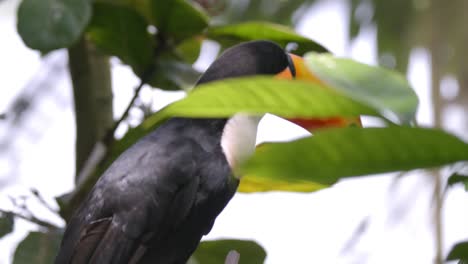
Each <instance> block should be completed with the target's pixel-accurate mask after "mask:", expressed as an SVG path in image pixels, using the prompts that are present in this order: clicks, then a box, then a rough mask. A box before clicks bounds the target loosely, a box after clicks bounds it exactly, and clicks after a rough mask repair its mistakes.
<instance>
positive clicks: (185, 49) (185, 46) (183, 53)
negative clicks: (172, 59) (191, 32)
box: [175, 36, 203, 64]
mask: <svg viewBox="0 0 468 264" xmlns="http://www.w3.org/2000/svg"><path fill="white" fill-rule="evenodd" d="M202 42H203V38H202V37H200V36H195V37H193V38H189V39H186V40H184V41H183V42H181V43H180V44H179V45H177V47H176V50H175V52H176V53H177V55H179V56H180V57H181V58H183V59H184V60H185V61H186V62H188V63H190V64H193V63H194V62H195V61H196V60H197V59H198V57H199V55H200V49H201V44H202Z"/></svg>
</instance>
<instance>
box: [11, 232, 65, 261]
mask: <svg viewBox="0 0 468 264" xmlns="http://www.w3.org/2000/svg"><path fill="white" fill-rule="evenodd" d="M61 239H62V234H60V233H58V232H55V231H54V232H52V231H50V232H31V233H29V235H28V236H27V237H26V238H25V239H24V240H23V241H21V243H20V244H19V245H18V247H17V249H16V251H15V255H14V258H13V259H14V261H13V264H30V263H54V259H55V255H56V254H57V251H58V249H59V246H60V240H61Z"/></svg>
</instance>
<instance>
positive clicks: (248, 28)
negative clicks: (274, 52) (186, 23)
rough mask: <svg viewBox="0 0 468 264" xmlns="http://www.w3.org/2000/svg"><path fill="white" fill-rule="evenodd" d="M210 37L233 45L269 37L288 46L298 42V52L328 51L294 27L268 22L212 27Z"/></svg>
mask: <svg viewBox="0 0 468 264" xmlns="http://www.w3.org/2000/svg"><path fill="white" fill-rule="evenodd" d="M207 36H208V38H211V39H214V40H216V41H220V42H221V43H227V44H228V45H233V44H236V43H239V42H243V41H249V40H257V39H268V40H271V41H274V42H276V43H278V44H279V45H281V46H283V47H286V45H287V44H288V43H296V44H297V49H296V50H294V53H296V54H300V55H302V54H304V53H306V52H309V51H316V52H326V51H327V49H325V48H324V47H323V46H322V45H320V44H318V43H317V42H315V41H313V40H311V39H308V38H306V37H303V36H301V35H298V34H297V33H296V32H294V31H293V30H292V29H290V28H288V27H285V26H282V25H278V24H273V23H267V22H247V23H241V24H236V25H227V26H216V27H210V28H208V30H207Z"/></svg>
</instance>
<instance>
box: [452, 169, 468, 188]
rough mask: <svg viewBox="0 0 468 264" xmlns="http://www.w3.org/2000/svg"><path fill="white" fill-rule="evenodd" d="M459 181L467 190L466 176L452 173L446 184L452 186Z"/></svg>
mask: <svg viewBox="0 0 468 264" xmlns="http://www.w3.org/2000/svg"><path fill="white" fill-rule="evenodd" d="M459 183H461V184H463V185H464V186H465V190H466V191H468V176H466V175H461V174H458V173H454V174H452V175H451V176H450V177H449V178H448V180H447V184H448V186H453V185H455V184H459Z"/></svg>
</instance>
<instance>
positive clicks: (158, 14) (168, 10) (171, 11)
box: [151, 0, 208, 41]
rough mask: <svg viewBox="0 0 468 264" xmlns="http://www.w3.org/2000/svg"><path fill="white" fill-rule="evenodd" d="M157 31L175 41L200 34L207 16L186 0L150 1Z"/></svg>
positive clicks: (204, 26) (206, 23)
mask: <svg viewBox="0 0 468 264" xmlns="http://www.w3.org/2000/svg"><path fill="white" fill-rule="evenodd" d="M151 11H152V14H153V18H154V22H155V25H156V27H157V28H158V31H159V32H161V33H162V34H163V35H164V36H171V37H173V38H174V39H175V40H176V41H180V40H182V39H185V38H188V37H191V36H194V35H197V34H200V33H201V32H202V31H203V30H204V29H205V28H206V27H207V26H208V17H207V16H206V15H205V14H204V13H203V12H202V11H201V10H200V9H198V8H197V7H195V5H194V4H193V3H190V2H188V1H186V0H157V1H151Z"/></svg>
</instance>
